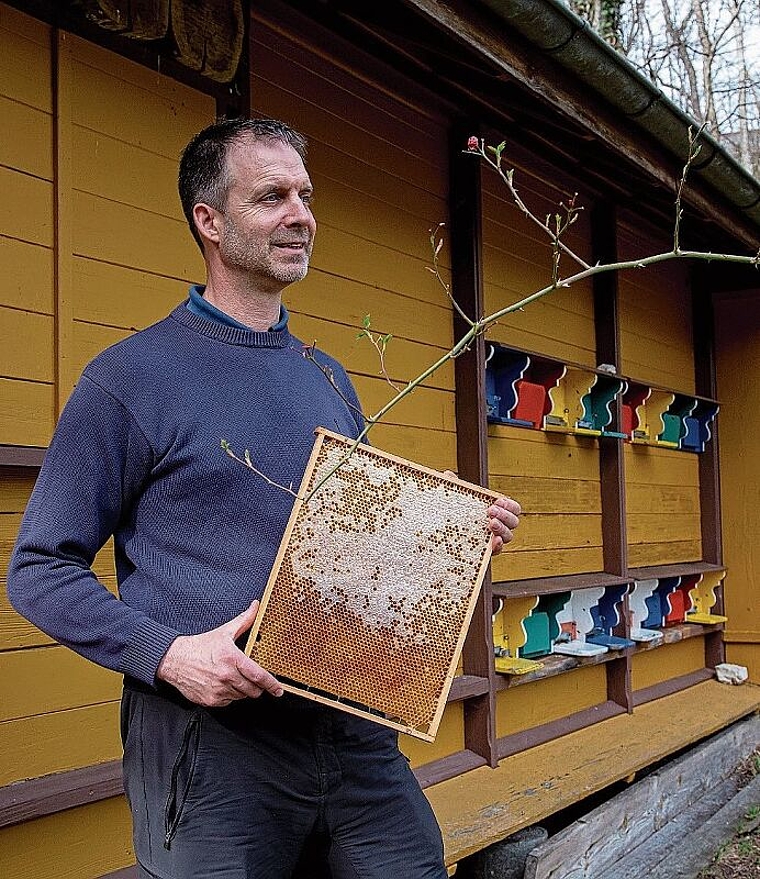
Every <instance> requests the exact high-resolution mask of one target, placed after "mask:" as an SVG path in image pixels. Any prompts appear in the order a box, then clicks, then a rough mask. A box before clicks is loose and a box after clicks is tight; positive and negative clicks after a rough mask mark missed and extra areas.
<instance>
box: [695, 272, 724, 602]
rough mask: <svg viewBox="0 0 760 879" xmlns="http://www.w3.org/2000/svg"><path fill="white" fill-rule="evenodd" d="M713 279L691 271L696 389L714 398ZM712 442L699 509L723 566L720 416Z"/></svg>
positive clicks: (705, 539)
mask: <svg viewBox="0 0 760 879" xmlns="http://www.w3.org/2000/svg"><path fill="white" fill-rule="evenodd" d="M710 277H711V275H709V274H707V273H704V272H702V273H699V272H697V270H693V271H692V280H693V289H692V327H693V334H694V387H695V389H696V391H697V393H698V394H705V395H707V396H709V397H715V396H716V394H717V384H718V381H717V375H716V367H715V316H714V309H713V300H712V291H711V289H710V288H709V286H708V283H709V280H708V279H709V278H710ZM710 431H711V433H712V438H711V439H710V441H709V442H708V443H707V445H706V446H705V450H704V452H702V453H700V455H699V507H700V523H701V530H702V558H703V559H704V560H705V561H706V562H710V563H712V564H714V565H721V564H723V535H722V530H721V518H720V442H719V432H720V415H718V417H717V418H715V419H714V420H713V422H712V424H711V426H710ZM722 607H723V590H722V588H721V589H720V590H719V591H718V608H719V609H718V610H717V611H716V612H718V613H722Z"/></svg>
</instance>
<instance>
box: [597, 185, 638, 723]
mask: <svg viewBox="0 0 760 879" xmlns="http://www.w3.org/2000/svg"><path fill="white" fill-rule="evenodd" d="M591 246H592V248H593V259H594V261H595V262H596V261H599V262H602V263H609V262H615V261H616V260H617V212H616V210H615V207H614V205H612V204H609V203H606V202H600V203H597V204H596V205H595V206H594V209H593V211H592V213H591ZM593 289H594V329H595V332H596V358H597V365H599V364H602V363H609V364H612V365H613V366H614V367H615V370H616V371H618V372H619V371H620V320H619V315H618V278H617V274H616V273H615V272H603V273H602V274H600V275H596V276H595V277H594V288H593ZM621 416H622V401H621V399H620V398H619V397H618V398H617V399H616V400H615V407H614V409H613V418H612V425H611V426H612V429H613V430H619V428H620V424H621V421H622V418H621ZM599 479H600V486H601V500H602V554H603V559H604V570H605V571H606V572H607V573H609V574H616V575H617V576H620V577H625V576H626V575H627V573H628V540H627V535H626V525H625V458H624V448H623V441H622V440H621V439H619V438H616V437H600V439H599ZM623 613H625V610H623ZM606 672H607V698H608V699H610V700H611V701H613V702H615V703H617V704H618V705H621V706H622V707H623V708H625V709H626V710H627V711H628V712H629V713H630V712H632V711H633V693H632V690H631V663H630V660H629V657H628V656H623V657H621V658H619V659H613V660H610V661H609V662H608V663H607V664H606Z"/></svg>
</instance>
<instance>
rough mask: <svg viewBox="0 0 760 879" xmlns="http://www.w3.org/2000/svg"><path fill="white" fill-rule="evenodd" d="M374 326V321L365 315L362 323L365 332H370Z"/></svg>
mask: <svg viewBox="0 0 760 879" xmlns="http://www.w3.org/2000/svg"><path fill="white" fill-rule="evenodd" d="M371 325H372V321H371V320H370V316H369V315H368V314H365V315H364V320H363V321H362V326H363V327H364V329H365V330H368V329H369V328H370V326H371Z"/></svg>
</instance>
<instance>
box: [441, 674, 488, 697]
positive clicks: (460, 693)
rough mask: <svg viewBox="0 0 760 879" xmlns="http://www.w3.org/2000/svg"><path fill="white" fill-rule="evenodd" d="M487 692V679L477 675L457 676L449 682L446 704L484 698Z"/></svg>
mask: <svg viewBox="0 0 760 879" xmlns="http://www.w3.org/2000/svg"><path fill="white" fill-rule="evenodd" d="M487 692H488V678H481V677H478V676H477V675H457V677H455V678H454V680H453V681H452V682H451V689H450V690H449V696H448V699H447V700H446V701H447V702H461V701H462V700H464V699H472V697H473V696H484V695H485V694H486V693H487Z"/></svg>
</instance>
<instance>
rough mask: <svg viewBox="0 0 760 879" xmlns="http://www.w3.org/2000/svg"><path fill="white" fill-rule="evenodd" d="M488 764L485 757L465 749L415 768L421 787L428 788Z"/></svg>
mask: <svg viewBox="0 0 760 879" xmlns="http://www.w3.org/2000/svg"><path fill="white" fill-rule="evenodd" d="M486 765H487V762H486V760H485V758H484V757H481V756H480V754H476V753H474V752H473V751H468V750H466V749H465V750H463V751H457V752H456V753H454V754H449V755H447V756H446V757H441V759H440V760H432V761H431V762H430V763H425V764H424V766H418V767H417V768H416V769H415V770H414V775H415V777H416V778H417V781H418V782H419V785H420V787H422V788H426V787H430V786H431V785H434V784H438V783H439V782H441V781H448V780H449V779H450V778H456V777H457V776H458V775H463V774H464V773H465V772H469V771H470V770H471V769H477V768H478V767H479V766H486Z"/></svg>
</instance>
